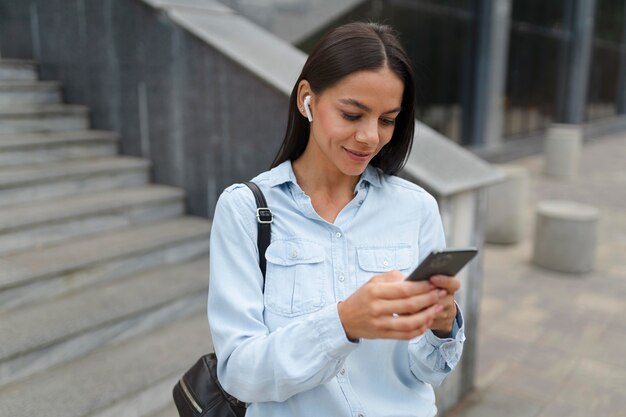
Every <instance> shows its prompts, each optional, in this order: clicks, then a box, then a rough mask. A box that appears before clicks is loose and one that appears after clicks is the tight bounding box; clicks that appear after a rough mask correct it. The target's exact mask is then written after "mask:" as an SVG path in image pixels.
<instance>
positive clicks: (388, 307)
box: [380, 289, 447, 316]
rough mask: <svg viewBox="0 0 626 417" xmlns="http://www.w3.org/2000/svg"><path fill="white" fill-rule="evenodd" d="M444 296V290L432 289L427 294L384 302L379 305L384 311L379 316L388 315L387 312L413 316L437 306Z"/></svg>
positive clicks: (445, 294) (445, 293)
mask: <svg viewBox="0 0 626 417" xmlns="http://www.w3.org/2000/svg"><path fill="white" fill-rule="evenodd" d="M445 296H447V292H445V290H441V289H433V290H432V291H429V292H427V293H423V294H418V295H415V296H412V297H409V298H404V299H396V300H385V301H384V302H382V303H381V305H380V306H381V307H383V309H384V311H383V312H382V313H383V314H381V315H383V316H385V315H388V313H389V312H391V313H396V314H401V315H411V314H415V313H418V312H420V311H422V310H424V309H426V308H428V307H430V306H432V305H435V304H437V303H438V302H439V300H440V299H441V298H442V297H445Z"/></svg>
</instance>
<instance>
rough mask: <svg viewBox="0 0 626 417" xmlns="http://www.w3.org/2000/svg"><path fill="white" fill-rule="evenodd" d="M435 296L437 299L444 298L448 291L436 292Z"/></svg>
mask: <svg viewBox="0 0 626 417" xmlns="http://www.w3.org/2000/svg"><path fill="white" fill-rule="evenodd" d="M437 295H439V297H445V296H446V295H448V291H446V290H439V292H437Z"/></svg>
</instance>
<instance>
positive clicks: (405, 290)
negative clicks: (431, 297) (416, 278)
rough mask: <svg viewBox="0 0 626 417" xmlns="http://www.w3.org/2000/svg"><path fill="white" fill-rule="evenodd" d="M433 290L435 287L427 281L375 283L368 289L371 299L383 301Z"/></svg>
mask: <svg viewBox="0 0 626 417" xmlns="http://www.w3.org/2000/svg"><path fill="white" fill-rule="evenodd" d="M434 289H435V287H434V286H433V285H432V284H431V283H430V282H428V281H421V282H409V281H402V282H377V283H375V285H372V286H371V287H370V290H371V292H372V293H371V295H372V297H373V298H375V299H384V300H399V299H403V298H409V297H413V296H416V295H419V294H424V293H427V292H429V291H432V290H434Z"/></svg>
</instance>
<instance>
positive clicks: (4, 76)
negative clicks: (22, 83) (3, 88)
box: [0, 59, 37, 81]
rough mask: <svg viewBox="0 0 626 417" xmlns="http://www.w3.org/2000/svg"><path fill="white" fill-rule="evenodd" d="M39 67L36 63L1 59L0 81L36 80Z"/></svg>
mask: <svg viewBox="0 0 626 417" xmlns="http://www.w3.org/2000/svg"><path fill="white" fill-rule="evenodd" d="M36 79H37V65H36V64H35V62H34V61H26V60H19V59H0V80H3V81H6V80H36Z"/></svg>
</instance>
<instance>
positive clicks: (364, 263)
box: [357, 244, 413, 286]
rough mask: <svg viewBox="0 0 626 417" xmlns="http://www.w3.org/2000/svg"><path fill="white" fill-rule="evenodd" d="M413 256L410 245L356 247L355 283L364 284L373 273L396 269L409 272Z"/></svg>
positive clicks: (377, 273) (378, 273)
mask: <svg viewBox="0 0 626 417" xmlns="http://www.w3.org/2000/svg"><path fill="white" fill-rule="evenodd" d="M412 260H413V257H412V250H411V245H409V244H397V245H392V246H380V247H375V246H365V247H359V248H357V261H358V264H359V268H358V270H357V284H358V285H359V286H361V285H363V284H365V283H366V282H367V281H369V280H370V279H371V278H372V277H373V276H374V275H380V274H382V273H384V272H388V271H393V270H398V271H401V272H403V273H405V274H407V273H408V272H409V268H410V267H411V263H412Z"/></svg>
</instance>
